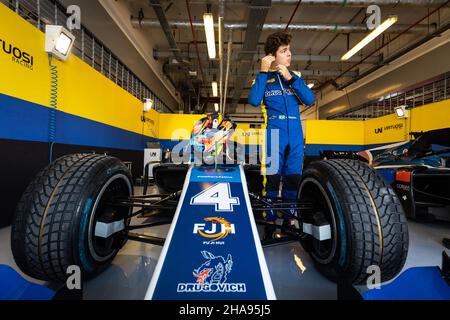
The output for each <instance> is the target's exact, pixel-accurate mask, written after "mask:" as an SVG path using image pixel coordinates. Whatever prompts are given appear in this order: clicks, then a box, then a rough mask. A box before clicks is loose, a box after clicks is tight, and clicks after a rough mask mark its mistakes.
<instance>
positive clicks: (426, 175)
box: [321, 128, 450, 221]
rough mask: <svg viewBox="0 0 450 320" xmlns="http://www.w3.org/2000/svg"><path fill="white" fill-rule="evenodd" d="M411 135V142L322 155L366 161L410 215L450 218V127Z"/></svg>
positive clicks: (416, 218)
mask: <svg viewBox="0 0 450 320" xmlns="http://www.w3.org/2000/svg"><path fill="white" fill-rule="evenodd" d="M411 135H412V136H413V137H414V139H413V140H411V141H404V142H399V143H394V144H389V145H385V146H381V147H378V148H373V149H368V150H364V151H360V152H345V151H344V152H343V151H323V152H322V153H321V158H326V159H330V158H351V159H358V160H362V161H365V162H367V163H369V165H371V166H372V167H373V168H374V169H376V170H377V171H378V172H379V173H380V174H381V175H382V176H383V177H384V178H385V179H386V180H387V181H388V182H389V184H391V186H392V187H393V188H394V190H395V192H396V193H397V195H398V197H399V199H400V201H401V203H402V205H403V208H404V210H405V213H406V216H407V217H408V218H411V219H415V220H421V221H423V220H425V221H429V220H434V219H435V218H439V219H441V220H449V221H450V128H443V129H437V130H431V131H426V132H412V133H411Z"/></svg>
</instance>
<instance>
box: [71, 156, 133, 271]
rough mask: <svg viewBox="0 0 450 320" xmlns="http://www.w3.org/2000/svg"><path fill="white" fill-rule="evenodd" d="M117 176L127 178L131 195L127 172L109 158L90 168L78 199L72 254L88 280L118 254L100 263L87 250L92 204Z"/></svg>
mask: <svg viewBox="0 0 450 320" xmlns="http://www.w3.org/2000/svg"><path fill="white" fill-rule="evenodd" d="M119 176H125V177H127V178H128V181H129V183H130V186H131V195H132V192H133V184H132V178H131V176H130V173H129V171H128V170H127V168H126V167H125V165H123V164H122V163H121V162H120V161H119V160H118V159H115V158H110V159H109V161H107V162H106V163H105V162H100V163H98V164H97V165H96V166H95V167H94V168H92V172H91V179H90V181H89V182H88V183H86V190H85V192H84V193H83V195H82V197H80V202H79V203H80V205H79V206H78V208H79V211H78V212H77V219H76V221H75V222H76V223H74V224H73V226H72V228H73V229H72V230H73V231H72V243H73V250H72V254H73V257H74V261H75V262H76V264H77V265H78V266H80V268H81V270H82V273H83V278H86V279H89V278H91V277H93V276H95V275H96V274H98V273H100V272H101V271H103V270H104V269H105V268H106V267H107V266H109V264H110V263H111V261H112V260H113V259H114V257H115V256H116V254H117V252H118V250H117V251H116V252H115V253H114V254H113V255H112V256H111V257H110V258H109V259H107V260H106V261H101V262H100V261H97V260H96V259H95V258H94V257H93V256H92V254H91V252H90V248H89V222H90V219H91V216H92V215H93V214H95V212H93V209H94V204H95V201H96V199H97V196H98V195H99V193H100V191H101V190H102V188H103V186H104V185H105V183H107V182H108V181H109V180H110V179H111V178H113V177H116V178H118V177H119ZM128 223H129V221H126V224H128ZM94 228H95V226H94ZM124 243H125V241H124ZM124 243H123V244H124Z"/></svg>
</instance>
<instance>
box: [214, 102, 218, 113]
mask: <svg viewBox="0 0 450 320" xmlns="http://www.w3.org/2000/svg"><path fill="white" fill-rule="evenodd" d="M214 110H216V112H218V111H219V104H218V103H214Z"/></svg>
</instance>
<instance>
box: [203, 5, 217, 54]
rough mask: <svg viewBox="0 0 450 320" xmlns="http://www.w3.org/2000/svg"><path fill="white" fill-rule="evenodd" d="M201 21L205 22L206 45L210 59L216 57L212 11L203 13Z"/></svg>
mask: <svg viewBox="0 0 450 320" xmlns="http://www.w3.org/2000/svg"><path fill="white" fill-rule="evenodd" d="M203 22H204V24H205V35H206V44H207V46H208V56H209V58H210V59H215V58H216V41H215V39H214V18H213V15H212V13H205V14H204V15H203Z"/></svg>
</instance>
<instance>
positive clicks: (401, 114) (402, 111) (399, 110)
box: [394, 106, 408, 119]
mask: <svg viewBox="0 0 450 320" xmlns="http://www.w3.org/2000/svg"><path fill="white" fill-rule="evenodd" d="M394 110H395V114H396V115H397V118H399V119H402V118H408V110H406V106H398V107H396V108H394Z"/></svg>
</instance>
